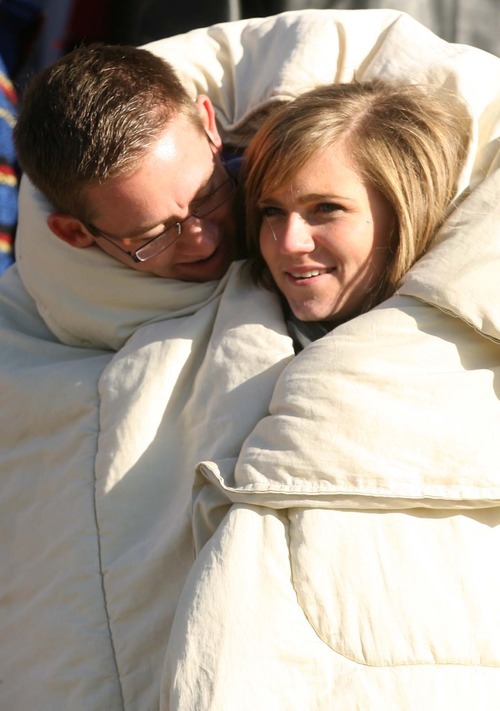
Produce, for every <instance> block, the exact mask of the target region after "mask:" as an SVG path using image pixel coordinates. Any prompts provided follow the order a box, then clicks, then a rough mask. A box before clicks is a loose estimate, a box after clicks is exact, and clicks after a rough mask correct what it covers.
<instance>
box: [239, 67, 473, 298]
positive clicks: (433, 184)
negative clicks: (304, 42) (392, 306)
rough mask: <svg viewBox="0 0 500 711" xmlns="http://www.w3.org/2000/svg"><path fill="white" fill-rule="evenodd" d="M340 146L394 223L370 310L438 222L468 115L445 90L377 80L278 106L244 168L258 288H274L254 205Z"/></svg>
mask: <svg viewBox="0 0 500 711" xmlns="http://www.w3.org/2000/svg"><path fill="white" fill-rule="evenodd" d="M340 140H342V141H343V142H344V146H345V148H346V150H347V151H348V154H349V157H350V159H351V160H352V161H353V163H354V165H355V166H356V168H357V170H358V171H359V173H360V176H361V178H362V179H363V180H365V181H366V183H367V184H369V185H370V186H372V187H373V188H375V189H376V190H378V191H379V192H380V193H381V194H382V195H383V196H384V197H385V199H386V200H387V201H388V203H389V205H390V206H391V207H392V209H393V211H394V214H395V218H396V225H395V229H394V237H393V240H394V247H393V249H392V251H391V258H390V263H389V264H388V266H387V271H386V274H385V278H384V279H383V283H381V284H380V288H378V289H377V290H376V293H374V294H371V295H370V297H369V303H367V306H366V308H371V307H372V306H374V305H375V304H376V303H380V302H381V301H383V300H384V299H385V298H388V297H389V296H391V295H392V294H393V293H394V291H395V290H396V288H397V286H398V284H399V282H400V280H401V278H402V277H403V276H404V274H405V273H406V272H407V271H408V269H409V268H410V267H411V266H412V265H413V264H414V263H415V261H416V260H417V259H419V258H420V257H421V256H422V255H423V254H424V253H425V251H426V250H427V249H428V246H429V243H430V241H431V239H432V237H433V235H434V234H435V232H436V230H437V229H438V228H439V227H440V225H441V224H442V223H443V221H444V219H445V217H446V214H447V211H448V209H449V206H450V203H451V202H452V200H453V198H454V197H455V193H456V189H457V181H458V178H459V175H460V171H461V169H462V166H463V163H464V160H465V157H466V154H467V148H468V145H469V140H470V118H469V117H468V114H467V111H466V109H465V106H463V104H462V103H461V102H460V101H459V100H458V99H457V98H456V97H455V96H452V95H451V94H450V93H449V92H447V91H446V90H445V89H443V88H441V89H440V90H439V92H438V93H436V92H432V93H431V89H430V88H429V87H427V88H425V89H424V88H423V87H420V86H415V85H401V84H393V83H388V82H385V81H381V80H376V81H367V82H353V83H349V84H331V85H322V86H320V87H317V88H316V89H313V90H312V91H309V92H307V93H305V94H302V95H301V96H299V97H298V98H296V99H294V100H292V101H290V102H288V103H286V104H282V105H280V106H279V107H278V108H277V109H276V110H275V111H274V112H273V113H272V114H271V115H270V116H269V118H268V119H267V120H266V121H265V122H264V124H263V125H262V126H261V128H260V129H259V130H258V132H257V133H256V134H255V136H254V137H253V139H252V140H251V142H250V144H249V146H248V148H247V151H246V153H245V159H244V166H243V172H244V175H245V193H246V198H245V199H246V218H247V236H248V246H249V249H250V253H251V255H252V256H254V257H255V260H254V276H255V278H256V280H257V281H259V282H261V283H263V284H265V285H267V286H270V285H271V283H272V280H271V277H270V274H269V272H268V270H267V268H266V266H265V263H264V260H263V258H262V255H261V253H260V249H259V232H260V226H261V222H262V217H261V214H260V212H259V209H258V206H259V204H260V202H261V201H262V200H263V199H266V198H267V196H271V195H272V194H273V193H274V192H276V191H278V190H280V189H282V188H284V187H288V186H289V185H290V183H291V182H292V180H293V178H294V176H295V175H296V174H297V172H298V171H299V170H300V169H301V168H302V167H303V166H304V165H305V164H306V163H307V162H308V161H309V160H311V159H312V158H314V155H316V154H317V153H318V152H319V151H322V150H325V149H326V148H328V147H329V146H332V145H333V144H335V143H337V142H338V141H340ZM365 310H366V309H365Z"/></svg>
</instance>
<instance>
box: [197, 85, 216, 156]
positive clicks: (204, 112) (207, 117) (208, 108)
mask: <svg viewBox="0 0 500 711" xmlns="http://www.w3.org/2000/svg"><path fill="white" fill-rule="evenodd" d="M195 103H196V106H197V108H198V111H199V113H200V116H201V122H202V124H203V128H204V129H205V131H206V132H207V133H208V136H209V138H210V139H211V140H212V143H213V144H214V146H216V147H217V148H219V149H220V148H222V139H221V137H220V136H219V131H218V130H217V121H216V119H215V109H214V105H213V104H212V102H211V101H210V99H209V98H208V96H206V95H205V94H200V95H199V96H198V98H197V99H196V102H195Z"/></svg>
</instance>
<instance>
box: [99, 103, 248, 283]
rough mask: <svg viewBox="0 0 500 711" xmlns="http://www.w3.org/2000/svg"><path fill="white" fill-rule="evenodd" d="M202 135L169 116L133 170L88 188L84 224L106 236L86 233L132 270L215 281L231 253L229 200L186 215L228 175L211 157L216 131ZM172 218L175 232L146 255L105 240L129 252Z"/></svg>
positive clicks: (233, 240)
mask: <svg viewBox="0 0 500 711" xmlns="http://www.w3.org/2000/svg"><path fill="white" fill-rule="evenodd" d="M210 137H211V140H209V138H208V136H207V135H206V134H205V133H203V132H202V131H200V130H199V129H198V128H197V127H196V126H195V125H194V124H192V123H190V122H189V120H188V119H187V118H185V117H183V116H180V117H176V118H174V119H172V120H171V121H170V122H169V124H168V127H167V129H166V131H165V132H164V134H163V135H162V136H161V138H160V139H159V140H158V141H157V143H156V144H154V145H153V146H152V148H151V149H150V150H149V151H148V152H147V153H146V155H145V157H144V158H143V159H142V160H141V161H140V163H139V164H138V167H137V170H135V171H134V172H132V173H129V174H126V175H122V176H117V177H115V178H110V179H108V180H106V181H105V182H104V183H102V184H101V185H98V186H92V187H90V188H88V189H87V195H86V197H87V204H88V205H89V207H90V209H91V212H92V227H93V228H94V230H95V231H98V232H102V233H103V234H105V235H107V236H108V237H111V238H112V240H111V241H110V240H109V239H105V238H104V237H100V236H99V235H97V236H96V233H95V232H94V233H93V234H92V240H93V242H94V243H95V244H96V245H97V246H98V247H100V249H102V250H103V251H105V252H107V253H108V254H110V255H111V256H113V257H114V258H115V259H117V260H118V261H120V262H122V263H123V264H126V265H127V266H128V267H131V268H132V269H135V270H137V271H140V272H145V273H147V274H154V275H156V276H159V277H164V278H165V277H166V278H169V279H181V280H184V281H195V282H204V281H211V280H214V279H220V278H221V277H222V276H223V275H224V274H225V272H226V271H227V269H228V267H229V265H230V263H231V262H232V261H233V260H234V259H235V258H236V252H237V248H236V236H235V234H234V232H235V226H234V221H233V217H232V203H231V200H226V202H224V203H223V204H222V205H220V206H218V207H217V208H216V209H215V210H213V211H212V212H210V213H209V214H208V215H206V216H204V217H201V218H198V217H189V219H187V220H186V218H187V217H188V216H189V215H191V214H192V212H193V210H194V211H195V212H196V206H197V205H198V204H201V203H202V201H203V199H204V197H205V196H207V195H208V194H210V193H211V192H212V191H214V190H216V189H217V188H218V187H219V185H221V184H222V183H223V182H224V181H226V180H227V178H228V176H227V173H226V172H225V170H224V168H223V166H222V163H221V161H220V157H219V156H218V151H217V147H219V146H220V139H219V137H218V135H217V133H216V132H215V134H214V133H213V132H212V133H211V134H210ZM211 141H213V143H212V142H211ZM183 220H185V221H184V222H182V221H183ZM178 222H180V223H182V224H181V235H180V237H179V238H178V239H177V240H176V241H175V242H174V243H173V244H171V246H169V247H167V248H166V249H164V250H163V251H161V252H160V253H159V254H157V255H156V256H154V257H152V258H150V259H148V260H147V261H143V262H134V261H133V260H132V259H131V258H130V257H129V256H127V254H125V253H124V252H122V251H121V250H120V249H117V248H116V247H115V246H114V244H113V243H115V244H117V245H118V246H120V247H122V249H125V250H126V251H130V252H134V251H135V250H136V249H139V248H140V247H141V246H142V245H144V244H145V243H146V242H147V241H148V240H151V239H153V238H154V237H156V236H158V235H160V234H161V233H162V232H163V231H164V230H165V228H167V227H169V226H172V227H173V226H174V225H175V223H178ZM174 229H175V228H174Z"/></svg>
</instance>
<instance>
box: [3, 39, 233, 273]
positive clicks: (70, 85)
mask: <svg viewBox="0 0 500 711" xmlns="http://www.w3.org/2000/svg"><path fill="white" fill-rule="evenodd" d="M42 116H43V120H40V119H41V117H42ZM55 127H57V128H55ZM15 141H16V149H17V153H18V156H19V161H20V164H21V166H22V168H23V170H24V172H25V173H26V174H27V175H28V176H29V177H30V178H31V180H32V182H33V183H34V184H35V185H36V186H37V187H38V188H39V190H40V191H41V192H42V193H43V194H44V195H45V197H46V198H47V199H48V201H49V203H51V205H52V206H53V207H54V209H55V212H54V213H52V214H50V216H49V218H48V224H49V226H50V229H51V230H52V231H53V232H54V233H55V234H56V235H57V236H58V237H60V238H61V239H62V240H64V241H66V242H67V243H68V244H70V245H71V246H73V247H77V248H85V247H89V246H91V245H97V246H98V247H99V248H100V249H102V250H103V251H105V252H107V253H108V254H110V255H111V256H113V257H114V258H115V259H117V260H118V261H120V262H122V263H123V264H125V265H127V266H128V267H131V268H132V269H135V270H137V271H141V272H144V273H148V274H154V275H156V276H160V277H168V278H172V279H182V280H187V281H197V282H201V281H209V280H211V279H219V278H220V277H221V276H223V274H225V272H226V270H227V268H228V266H229V264H230V263H231V261H232V260H233V259H234V258H235V257H236V255H237V251H238V250H237V248H236V240H235V226H234V220H233V217H232V215H231V214H230V212H231V211H230V207H231V201H232V198H233V195H234V191H235V180H234V178H233V177H232V176H231V175H230V174H229V172H228V170H227V168H226V166H225V163H224V159H223V157H222V154H221V149H222V142H221V139H220V136H219V134H218V131H217V126H216V121H215V113H214V109H213V106H212V103H211V101H210V99H209V98H208V97H207V96H203V95H200V96H198V97H197V99H196V100H195V101H193V100H192V99H191V97H190V96H189V95H188V93H187V91H186V90H185V89H184V87H183V86H182V84H181V83H180V81H179V79H178V78H177V76H176V75H175V73H174V71H173V70H172V68H171V67H170V66H169V65H168V64H167V63H166V62H164V61H163V60H162V59H160V58H159V57H157V56H155V55H154V54H152V53H150V52H148V51H147V50H144V49H138V48H135V47H126V46H122V47H118V46H113V45H110V46H107V45H96V46H89V47H84V46H83V47H80V48H78V49H75V50H73V52H71V53H70V54H68V55H66V56H64V57H62V58H61V59H60V60H58V61H57V62H56V63H55V64H54V65H52V66H51V67H48V68H47V69H46V70H45V71H43V72H42V73H41V74H40V75H39V76H38V77H36V78H35V79H34V81H33V82H32V83H31V85H30V86H29V87H28V89H27V90H26V93H25V95H24V98H23V107H22V111H21V115H20V117H19V121H18V123H17V126H16V129H15Z"/></svg>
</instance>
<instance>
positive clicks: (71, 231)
mask: <svg viewBox="0 0 500 711" xmlns="http://www.w3.org/2000/svg"><path fill="white" fill-rule="evenodd" d="M47 224H48V226H49V229H50V230H51V231H52V232H53V233H54V234H55V235H56V236H57V237H59V239H62V241H63V242H66V243H67V244H69V245H71V246H72V247H77V248H78V249H82V248H83V247H90V245H92V244H94V238H93V237H92V235H90V234H89V232H88V231H87V230H86V229H85V227H84V225H83V224H82V223H81V222H80V220H77V219H76V217H72V216H71V215H64V214H62V213H60V212H53V213H52V214H50V215H49V216H48V218H47Z"/></svg>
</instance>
